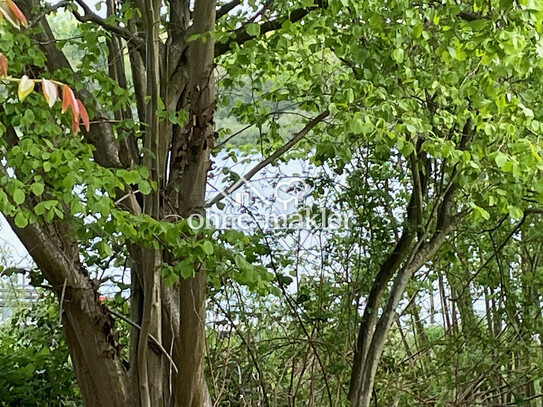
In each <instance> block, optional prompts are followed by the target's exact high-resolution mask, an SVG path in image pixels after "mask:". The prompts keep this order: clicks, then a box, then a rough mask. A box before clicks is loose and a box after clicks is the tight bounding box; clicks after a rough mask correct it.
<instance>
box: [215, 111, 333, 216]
mask: <svg viewBox="0 0 543 407" xmlns="http://www.w3.org/2000/svg"><path fill="white" fill-rule="evenodd" d="M329 114H330V112H329V111H328V109H326V110H325V111H323V112H322V113H321V114H319V115H318V116H317V117H315V118H314V119H313V120H311V121H310V122H309V123H307V124H306V125H305V127H304V128H303V129H302V130H300V131H299V132H298V133H296V134H295V135H294V137H292V138H291V139H290V140H289V141H288V142H287V143H285V144H284V145H283V146H282V147H281V148H279V149H277V150H276V151H275V152H274V153H273V154H272V155H270V156H269V157H267V158H266V159H265V160H263V161H261V162H260V163H258V164H257V165H255V166H254V167H253V168H252V169H251V170H250V171H249V172H248V173H247V174H245V175H243V176H242V177H241V178H240V179H239V180H237V181H236V182H234V183H233V184H232V185H230V186H229V187H228V188H226V189H225V190H222V191H220V192H219V193H218V194H217V195H215V196H214V197H213V198H211V199H210V200H208V201H207V202H206V203H205V206H206V208H209V207H210V206H212V205H215V204H216V203H218V202H220V201H222V200H223V199H224V198H226V197H227V196H228V195H230V194H232V193H233V192H234V191H236V190H238V189H239V188H241V187H242V186H243V185H245V184H246V183H247V182H248V181H249V180H250V179H251V178H253V177H254V176H255V175H256V174H257V173H259V172H260V171H261V170H262V169H263V168H264V167H266V166H268V165H269V164H271V163H272V162H274V161H275V160H277V158H279V157H280V156H282V155H283V154H285V153H286V152H287V151H288V150H290V149H291V148H292V147H293V146H294V145H295V144H296V143H298V142H299V141H300V140H302V139H303V138H304V137H305V136H306V135H307V133H309V132H310V131H311V129H313V128H314V127H315V126H316V125H317V124H319V123H320V122H322V121H323V120H324V119H326V118H327V117H328V115H329Z"/></svg>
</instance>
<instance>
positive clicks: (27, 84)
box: [17, 75, 35, 100]
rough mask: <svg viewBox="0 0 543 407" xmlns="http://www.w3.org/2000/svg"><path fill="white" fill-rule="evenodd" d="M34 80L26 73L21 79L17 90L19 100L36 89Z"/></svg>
mask: <svg viewBox="0 0 543 407" xmlns="http://www.w3.org/2000/svg"><path fill="white" fill-rule="evenodd" d="M34 85H35V83H34V81H33V80H32V79H29V78H28V76H26V75H24V76H23V77H22V78H21V80H20V81H19V89H18V90H17V95H18V96H19V100H24V98H26V97H27V96H28V95H30V94H31V93H32V91H33V90H34Z"/></svg>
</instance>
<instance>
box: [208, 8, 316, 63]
mask: <svg viewBox="0 0 543 407" xmlns="http://www.w3.org/2000/svg"><path fill="white" fill-rule="evenodd" d="M326 5H327V2H326V0H317V1H316V5H314V6H310V7H302V8H299V9H296V10H294V11H293V12H292V13H290V15H289V17H279V18H276V19H275V20H271V21H267V22H265V23H263V24H260V35H263V34H265V33H267V32H270V31H275V30H278V29H280V28H281V27H282V26H283V23H284V22H285V21H287V20H290V22H291V23H295V22H297V21H300V20H301V19H302V18H304V17H305V16H307V15H308V14H309V13H310V12H311V11H313V10H317V9H321V8H324V7H326ZM233 34H234V36H233V37H232V38H230V39H229V40H228V41H227V42H225V43H224V44H215V57H218V56H221V55H222V54H224V53H226V52H228V51H229V50H230V46H231V45H232V44H238V45H242V44H243V43H245V42H247V41H249V40H251V39H253V38H256V36H254V35H251V34H249V33H248V32H247V30H246V28H245V26H242V27H240V28H238V29H237V30H235V31H234V32H233Z"/></svg>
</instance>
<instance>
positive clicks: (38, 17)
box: [30, 0, 68, 27]
mask: <svg viewBox="0 0 543 407" xmlns="http://www.w3.org/2000/svg"><path fill="white" fill-rule="evenodd" d="M67 4H68V2H67V1H65V0H63V1H59V2H58V3H57V4H54V5H52V6H49V7H45V8H44V9H43V10H42V11H41V12H40V13H39V14H38V15H36V17H34V18H33V19H32V21H31V22H30V26H31V27H33V26H34V25H35V24H36V23H38V22H39V21H40V20H41V19H42V18H43V17H45V16H46V15H47V14H50V13H52V12H54V11H57V10H58V9H59V8H61V7H64V6H66V5H67Z"/></svg>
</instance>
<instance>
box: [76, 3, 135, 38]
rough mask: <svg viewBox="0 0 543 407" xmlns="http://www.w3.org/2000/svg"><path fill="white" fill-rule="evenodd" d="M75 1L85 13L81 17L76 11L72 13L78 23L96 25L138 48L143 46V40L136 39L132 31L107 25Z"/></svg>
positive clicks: (82, 4)
mask: <svg viewBox="0 0 543 407" xmlns="http://www.w3.org/2000/svg"><path fill="white" fill-rule="evenodd" d="M75 1H76V3H77V4H79V6H81V8H82V9H83V11H84V12H85V14H83V15H81V14H79V13H78V12H77V11H72V14H73V15H74V16H75V18H76V19H77V20H78V21H80V22H82V23H86V22H93V23H96V24H98V25H99V26H100V27H102V28H103V29H105V30H106V31H110V32H112V33H115V34H117V35H119V36H121V37H122V38H124V39H125V40H126V41H132V42H134V43H135V44H136V45H138V46H140V45H144V41H143V39H142V38H140V37H138V35H137V34H136V33H133V32H132V31H130V30H129V29H128V28H125V27H120V26H118V25H112V24H108V23H107V22H106V20H104V19H103V18H101V17H100V16H98V15H97V14H96V13H94V12H93V11H92V10H91V9H90V7H89V6H88V5H87V4H86V3H85V2H84V1H83V0H75Z"/></svg>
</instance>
